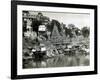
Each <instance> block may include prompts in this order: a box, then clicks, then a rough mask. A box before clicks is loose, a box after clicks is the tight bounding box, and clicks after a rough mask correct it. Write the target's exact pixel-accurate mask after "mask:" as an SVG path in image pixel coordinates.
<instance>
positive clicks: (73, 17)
mask: <svg viewBox="0 0 100 80" xmlns="http://www.w3.org/2000/svg"><path fill="white" fill-rule="evenodd" d="M30 13H32V14H37V13H38V12H34V11H32V12H30ZM42 14H43V15H44V16H47V17H49V18H50V20H51V19H55V20H58V21H59V22H60V23H61V22H63V23H64V24H66V26H67V25H68V24H74V25H75V26H76V27H78V28H82V27H84V26H88V27H90V14H82V13H62V12H59V13H58V12H42Z"/></svg>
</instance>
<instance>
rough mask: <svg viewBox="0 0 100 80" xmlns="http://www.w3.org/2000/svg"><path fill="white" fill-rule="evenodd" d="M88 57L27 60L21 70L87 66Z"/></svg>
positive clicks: (62, 56) (60, 56) (61, 56)
mask: <svg viewBox="0 0 100 80" xmlns="http://www.w3.org/2000/svg"><path fill="white" fill-rule="evenodd" d="M89 60H90V59H89V55H87V56H78V57H76V56H67V55H59V56H56V57H52V58H48V59H41V60H34V59H29V60H26V61H24V65H23V68H24V69H29V68H49V67H72V66H89V63H90V61H89Z"/></svg>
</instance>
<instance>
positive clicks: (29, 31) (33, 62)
mask: <svg viewBox="0 0 100 80" xmlns="http://www.w3.org/2000/svg"><path fill="white" fill-rule="evenodd" d="M22 20H23V21H22V28H23V31H22V32H23V42H22V44H23V58H22V59H23V68H24V69H28V68H49V67H72V66H89V65H90V14H89V13H73V12H50V11H49V12H46V11H28V10H27V11H22Z"/></svg>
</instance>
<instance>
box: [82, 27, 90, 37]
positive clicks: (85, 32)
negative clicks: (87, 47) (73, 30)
mask: <svg viewBox="0 0 100 80" xmlns="http://www.w3.org/2000/svg"><path fill="white" fill-rule="evenodd" d="M81 31H82V35H83V36H84V37H85V38H86V37H89V34H90V29H89V28H88V27H83V28H82V30H81Z"/></svg>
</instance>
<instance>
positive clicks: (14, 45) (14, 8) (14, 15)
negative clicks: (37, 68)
mask: <svg viewBox="0 0 100 80" xmlns="http://www.w3.org/2000/svg"><path fill="white" fill-rule="evenodd" d="M17 5H31V6H32V5H34V6H35V5H36V6H49V7H64V8H66V7H67V8H82V9H94V53H95V56H94V71H80V72H62V73H48V74H31V75H30V74H28V75H17V36H18V35H17ZM90 74H97V5H81V4H64V3H48V2H33V1H11V78H12V79H24V78H42V77H60V76H75V75H90Z"/></svg>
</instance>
